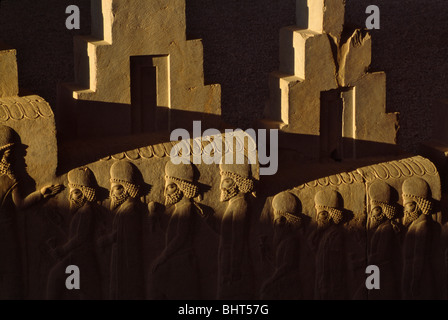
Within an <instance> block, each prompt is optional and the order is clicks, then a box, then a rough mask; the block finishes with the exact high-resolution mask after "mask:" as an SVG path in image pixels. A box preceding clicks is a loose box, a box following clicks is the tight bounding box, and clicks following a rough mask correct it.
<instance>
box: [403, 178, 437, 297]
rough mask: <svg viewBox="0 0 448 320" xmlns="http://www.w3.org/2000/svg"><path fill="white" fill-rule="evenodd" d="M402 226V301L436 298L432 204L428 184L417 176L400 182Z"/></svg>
mask: <svg viewBox="0 0 448 320" xmlns="http://www.w3.org/2000/svg"><path fill="white" fill-rule="evenodd" d="M402 192H403V193H402V197H403V206H404V224H405V226H407V228H408V230H407V232H406V236H405V239H404V243H403V273H402V274H403V278H402V298H403V299H406V300H410V299H434V298H437V286H436V283H435V281H436V275H435V274H434V266H433V258H434V257H433V252H434V247H433V245H434V243H435V241H434V240H436V239H435V237H436V230H437V229H436V228H435V225H434V222H433V221H432V219H431V213H432V210H433V201H432V198H431V191H430V188H429V185H428V183H427V182H426V181H425V180H423V179H421V178H418V177H412V178H409V179H407V180H405V181H404V182H403V186H402Z"/></svg>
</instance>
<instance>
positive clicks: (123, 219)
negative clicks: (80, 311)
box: [103, 161, 147, 300]
mask: <svg viewBox="0 0 448 320" xmlns="http://www.w3.org/2000/svg"><path fill="white" fill-rule="evenodd" d="M137 170H138V169H137V168H136V167H135V166H134V165H132V164H131V163H130V162H128V161H119V162H116V163H114V164H113V165H112V167H111V169H110V175H111V179H110V183H111V190H110V200H111V203H110V209H111V211H112V213H113V214H114V221H113V225H112V229H113V230H112V233H110V234H109V235H108V236H107V238H106V240H107V242H108V243H109V244H112V252H111V263H110V266H111V270H110V298H111V299H119V300H135V299H137V300H139V299H142V298H143V297H144V273H143V250H142V245H143V239H142V224H143V222H144V219H145V217H146V214H147V209H146V206H145V205H144V204H143V203H142V202H141V201H140V200H139V198H138V196H139V191H140V185H139V184H138V182H139V181H138V178H137ZM104 244H105V241H103V245H104ZM106 244H107V243H106Z"/></svg>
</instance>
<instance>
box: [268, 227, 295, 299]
mask: <svg viewBox="0 0 448 320" xmlns="http://www.w3.org/2000/svg"><path fill="white" fill-rule="evenodd" d="M302 245H303V239H302V237H301V230H298V229H292V228H288V227H285V226H275V230H274V247H275V248H276V252H275V271H274V274H273V275H272V276H271V277H270V278H269V279H268V280H267V281H266V282H265V283H264V285H263V287H262V292H261V298H262V299H265V300H298V299H301V298H302V284H301V280H300V257H301V251H302V250H301V247H302Z"/></svg>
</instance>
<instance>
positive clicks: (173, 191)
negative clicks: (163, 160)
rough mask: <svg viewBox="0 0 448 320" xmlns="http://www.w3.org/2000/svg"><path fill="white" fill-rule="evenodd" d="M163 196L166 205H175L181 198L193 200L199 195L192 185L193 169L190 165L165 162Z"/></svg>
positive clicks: (193, 184)
mask: <svg viewBox="0 0 448 320" xmlns="http://www.w3.org/2000/svg"><path fill="white" fill-rule="evenodd" d="M164 194H165V204H166V205H173V204H176V203H178V202H179V201H180V200H182V199H183V198H186V199H193V198H195V197H197V196H198V195H199V188H198V186H197V185H196V184H195V183H194V168H193V165H192V164H191V163H180V164H174V163H173V162H171V161H168V162H167V164H166V166H165V192H164Z"/></svg>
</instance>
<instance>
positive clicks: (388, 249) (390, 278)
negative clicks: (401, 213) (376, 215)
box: [368, 220, 401, 300]
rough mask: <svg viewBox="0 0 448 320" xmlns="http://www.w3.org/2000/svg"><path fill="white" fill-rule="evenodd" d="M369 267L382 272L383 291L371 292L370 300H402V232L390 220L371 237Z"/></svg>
mask: <svg viewBox="0 0 448 320" xmlns="http://www.w3.org/2000/svg"><path fill="white" fill-rule="evenodd" d="M368 265H375V266H378V267H379V269H380V271H381V276H380V288H381V289H380V290H370V291H369V292H368V297H369V299H372V300H375V299H378V300H396V299H400V296H401V295H400V274H401V230H399V229H398V226H394V225H392V223H391V221H390V220H387V221H385V222H383V223H382V224H380V225H379V226H378V227H377V228H376V229H375V230H374V231H373V233H372V235H371V238H370V245H369V255H368Z"/></svg>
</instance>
